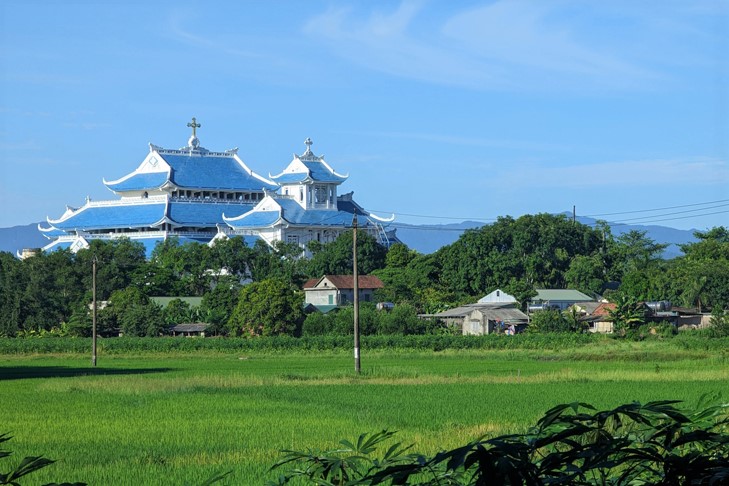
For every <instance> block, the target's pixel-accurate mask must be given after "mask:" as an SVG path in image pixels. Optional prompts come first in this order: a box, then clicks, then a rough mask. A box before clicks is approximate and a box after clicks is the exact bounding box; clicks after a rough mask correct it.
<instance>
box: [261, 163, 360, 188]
mask: <svg viewBox="0 0 729 486" xmlns="http://www.w3.org/2000/svg"><path fill="white" fill-rule="evenodd" d="M301 163H302V164H304V167H306V168H307V170H308V172H287V173H285V174H279V175H277V176H271V179H273V180H275V181H276V182H278V183H279V184H292V183H295V182H302V181H304V180H305V179H306V178H307V177H311V179H312V180H313V181H315V182H343V181H345V180H347V178H346V177H341V176H338V175H337V174H335V173H334V172H332V171H331V170H329V168H328V167H327V166H326V165H325V164H324V163H323V162H313V161H302V162H301Z"/></svg>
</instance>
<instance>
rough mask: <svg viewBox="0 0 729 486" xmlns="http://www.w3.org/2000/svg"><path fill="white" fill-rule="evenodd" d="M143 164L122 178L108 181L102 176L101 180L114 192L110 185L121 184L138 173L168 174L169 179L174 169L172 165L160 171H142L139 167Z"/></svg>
mask: <svg viewBox="0 0 729 486" xmlns="http://www.w3.org/2000/svg"><path fill="white" fill-rule="evenodd" d="M157 153H159V151H157ZM142 165H145V164H144V162H143V163H142ZM142 165H140V166H139V167H137V168H136V169H134V170H133V171H131V172H130V173H129V174H127V175H125V176H122V177H120V178H118V179H116V180H113V181H107V180H106V178H105V177H102V178H101V182H102V183H103V184H104V185H105V186H106V187H107V189H109V190H110V191H112V192H114V191H113V189H112V188H111V187H109V186H115V185H117V184H121V183H122V182H124V181H126V180H128V179H131V178H132V177H134V176H138V175H144V174H167V180H168V181H169V178H170V170H171V169H172V168H171V167H169V168H167V169H166V170H160V171H157V172H140V171H139V169H140V168H141V167H142ZM168 165H169V164H168ZM122 192H123V191H122Z"/></svg>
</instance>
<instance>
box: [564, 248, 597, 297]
mask: <svg viewBox="0 0 729 486" xmlns="http://www.w3.org/2000/svg"><path fill="white" fill-rule="evenodd" d="M564 277H565V281H566V283H567V286H568V287H569V288H573V289H577V290H579V291H581V292H585V293H587V294H601V293H602V289H603V287H604V285H605V278H604V265H603V261H602V257H601V256H600V254H598V253H594V254H592V255H577V256H576V257H574V258H573V259H572V262H570V266H569V269H567V271H566V272H565V275H564Z"/></svg>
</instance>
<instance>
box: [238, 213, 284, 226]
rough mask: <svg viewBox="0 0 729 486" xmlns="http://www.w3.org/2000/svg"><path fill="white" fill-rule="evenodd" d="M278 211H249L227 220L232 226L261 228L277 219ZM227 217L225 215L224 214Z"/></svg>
mask: <svg viewBox="0 0 729 486" xmlns="http://www.w3.org/2000/svg"><path fill="white" fill-rule="evenodd" d="M279 216H280V214H279V211H251V212H249V213H247V214H246V215H244V216H243V217H242V218H241V219H239V220H236V221H227V223H228V224H229V225H230V226H231V227H232V228H263V227H268V226H271V225H272V224H274V223H275V222H276V221H278V219H279ZM226 217H227V215H226Z"/></svg>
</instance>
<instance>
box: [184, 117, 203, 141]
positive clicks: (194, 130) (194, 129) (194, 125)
mask: <svg viewBox="0 0 729 486" xmlns="http://www.w3.org/2000/svg"><path fill="white" fill-rule="evenodd" d="M187 126H188V127H192V136H193V137H197V129H198V128H200V126H201V125H200V124H199V123H197V120H196V119H195V117H194V116H193V117H192V122H190V123H188V124H187Z"/></svg>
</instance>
